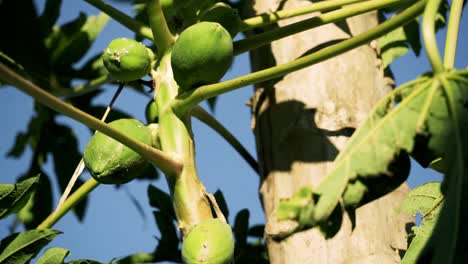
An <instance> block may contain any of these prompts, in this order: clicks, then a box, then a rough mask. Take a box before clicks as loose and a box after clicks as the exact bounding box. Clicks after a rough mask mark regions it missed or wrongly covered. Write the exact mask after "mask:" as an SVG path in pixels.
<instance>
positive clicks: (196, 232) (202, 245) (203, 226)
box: [182, 218, 234, 264]
mask: <svg viewBox="0 0 468 264" xmlns="http://www.w3.org/2000/svg"><path fill="white" fill-rule="evenodd" d="M233 255H234V238H233V236H232V230H231V227H230V226H229V225H228V224H227V223H226V222H224V221H222V220H220V219H219V218H212V219H207V220H204V221H203V222H201V223H200V224H198V225H196V226H195V227H193V228H192V229H191V230H190V231H189V233H188V234H187V235H186V237H185V238H184V241H183V243H182V259H183V261H184V263H188V264H199V263H210V264H225V263H231V261H232V258H233Z"/></svg>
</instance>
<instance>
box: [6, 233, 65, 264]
mask: <svg viewBox="0 0 468 264" xmlns="http://www.w3.org/2000/svg"><path fill="white" fill-rule="evenodd" d="M60 233H61V232H60V231H56V230H51V229H44V230H30V231H26V232H21V233H15V234H13V235H10V236H8V237H6V238H4V239H2V241H0V263H2V264H23V263H29V261H30V260H31V259H32V258H33V257H34V256H35V255H36V254H37V253H38V252H39V251H40V250H41V249H42V248H43V247H44V246H45V245H47V244H48V243H49V242H50V241H52V239H54V237H55V236H56V235H58V234H60Z"/></svg>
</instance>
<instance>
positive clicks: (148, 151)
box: [0, 63, 182, 173]
mask: <svg viewBox="0 0 468 264" xmlns="http://www.w3.org/2000/svg"><path fill="white" fill-rule="evenodd" d="M0 77H1V78H2V79H3V80H4V81H6V82H8V83H10V84H12V85H14V86H15V87H16V88H18V89H20V90H21V91H23V92H25V93H27V94H29V95H30V96H32V97H34V99H35V100H37V101H38V102H40V103H42V104H44V105H46V106H48V107H49V108H51V109H54V110H55V111H57V112H59V113H62V114H64V115H66V116H68V117H71V118H73V119H75V120H77V121H78V122H80V123H83V124H85V125H86V126H88V127H90V128H92V129H94V130H98V131H100V132H101V133H103V134H105V135H107V136H109V137H111V138H113V139H115V140H117V141H119V142H120V143H122V144H124V145H126V146H128V147H129V148H131V149H132V150H133V151H135V152H136V153H138V154H139V155H140V156H142V157H143V158H145V159H147V160H148V161H151V162H152V163H154V165H155V166H157V167H158V168H160V169H161V170H162V171H163V172H165V173H178V172H180V171H181V169H182V164H181V163H180V162H179V161H178V160H177V159H174V158H173V157H171V156H169V155H167V154H166V153H163V152H161V151H160V150H157V149H155V148H153V147H151V146H148V145H146V144H143V143H141V142H139V141H136V140H134V139H132V138H130V137H128V136H126V135H125V134H123V133H122V132H120V131H118V130H116V129H115V128H113V127H111V126H109V125H107V124H106V123H104V122H102V121H100V120H99V119H97V118H95V117H93V116H91V115H89V114H87V113H85V112H83V111H81V110H79V109H77V108H75V107H73V106H71V105H69V104H67V103H65V102H62V101H61V100H59V99H58V98H57V97H55V96H53V95H51V94H50V93H48V92H46V91H45V90H44V89H41V88H40V87H38V86H36V85H35V84H33V83H31V82H30V81H28V80H25V79H24V78H23V77H21V76H19V75H18V74H16V73H15V72H13V71H12V70H10V69H9V68H8V67H6V66H5V65H3V64H2V63H0Z"/></svg>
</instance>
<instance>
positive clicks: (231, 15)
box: [200, 3, 241, 38]
mask: <svg viewBox="0 0 468 264" xmlns="http://www.w3.org/2000/svg"><path fill="white" fill-rule="evenodd" d="M200 21H211V22H218V23H219V24H221V26H223V27H224V28H225V29H226V30H227V31H228V32H229V34H231V37H232V38H234V37H235V36H236V35H237V33H239V30H240V24H241V19H240V17H239V14H238V13H237V10H235V9H234V8H232V7H230V6H229V5H227V4H225V3H216V4H214V5H212V6H211V7H210V8H208V9H207V10H205V11H204V12H203V13H202V14H201V15H200Z"/></svg>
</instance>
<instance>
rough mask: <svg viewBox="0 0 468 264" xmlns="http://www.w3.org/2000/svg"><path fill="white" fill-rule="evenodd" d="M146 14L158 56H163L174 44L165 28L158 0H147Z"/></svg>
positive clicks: (167, 28) (166, 27)
mask: <svg viewBox="0 0 468 264" xmlns="http://www.w3.org/2000/svg"><path fill="white" fill-rule="evenodd" d="M146 12H147V14H148V19H149V23H150V26H151V30H152V32H153V36H154V42H155V43H156V46H157V47H158V52H159V54H160V55H161V54H164V53H165V52H166V50H167V49H169V48H171V47H172V45H173V44H174V37H173V36H172V34H171V31H170V30H169V27H168V26H167V23H166V19H165V17H164V13H163V10H162V8H161V3H160V1H159V0H149V1H147V3H146Z"/></svg>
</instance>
